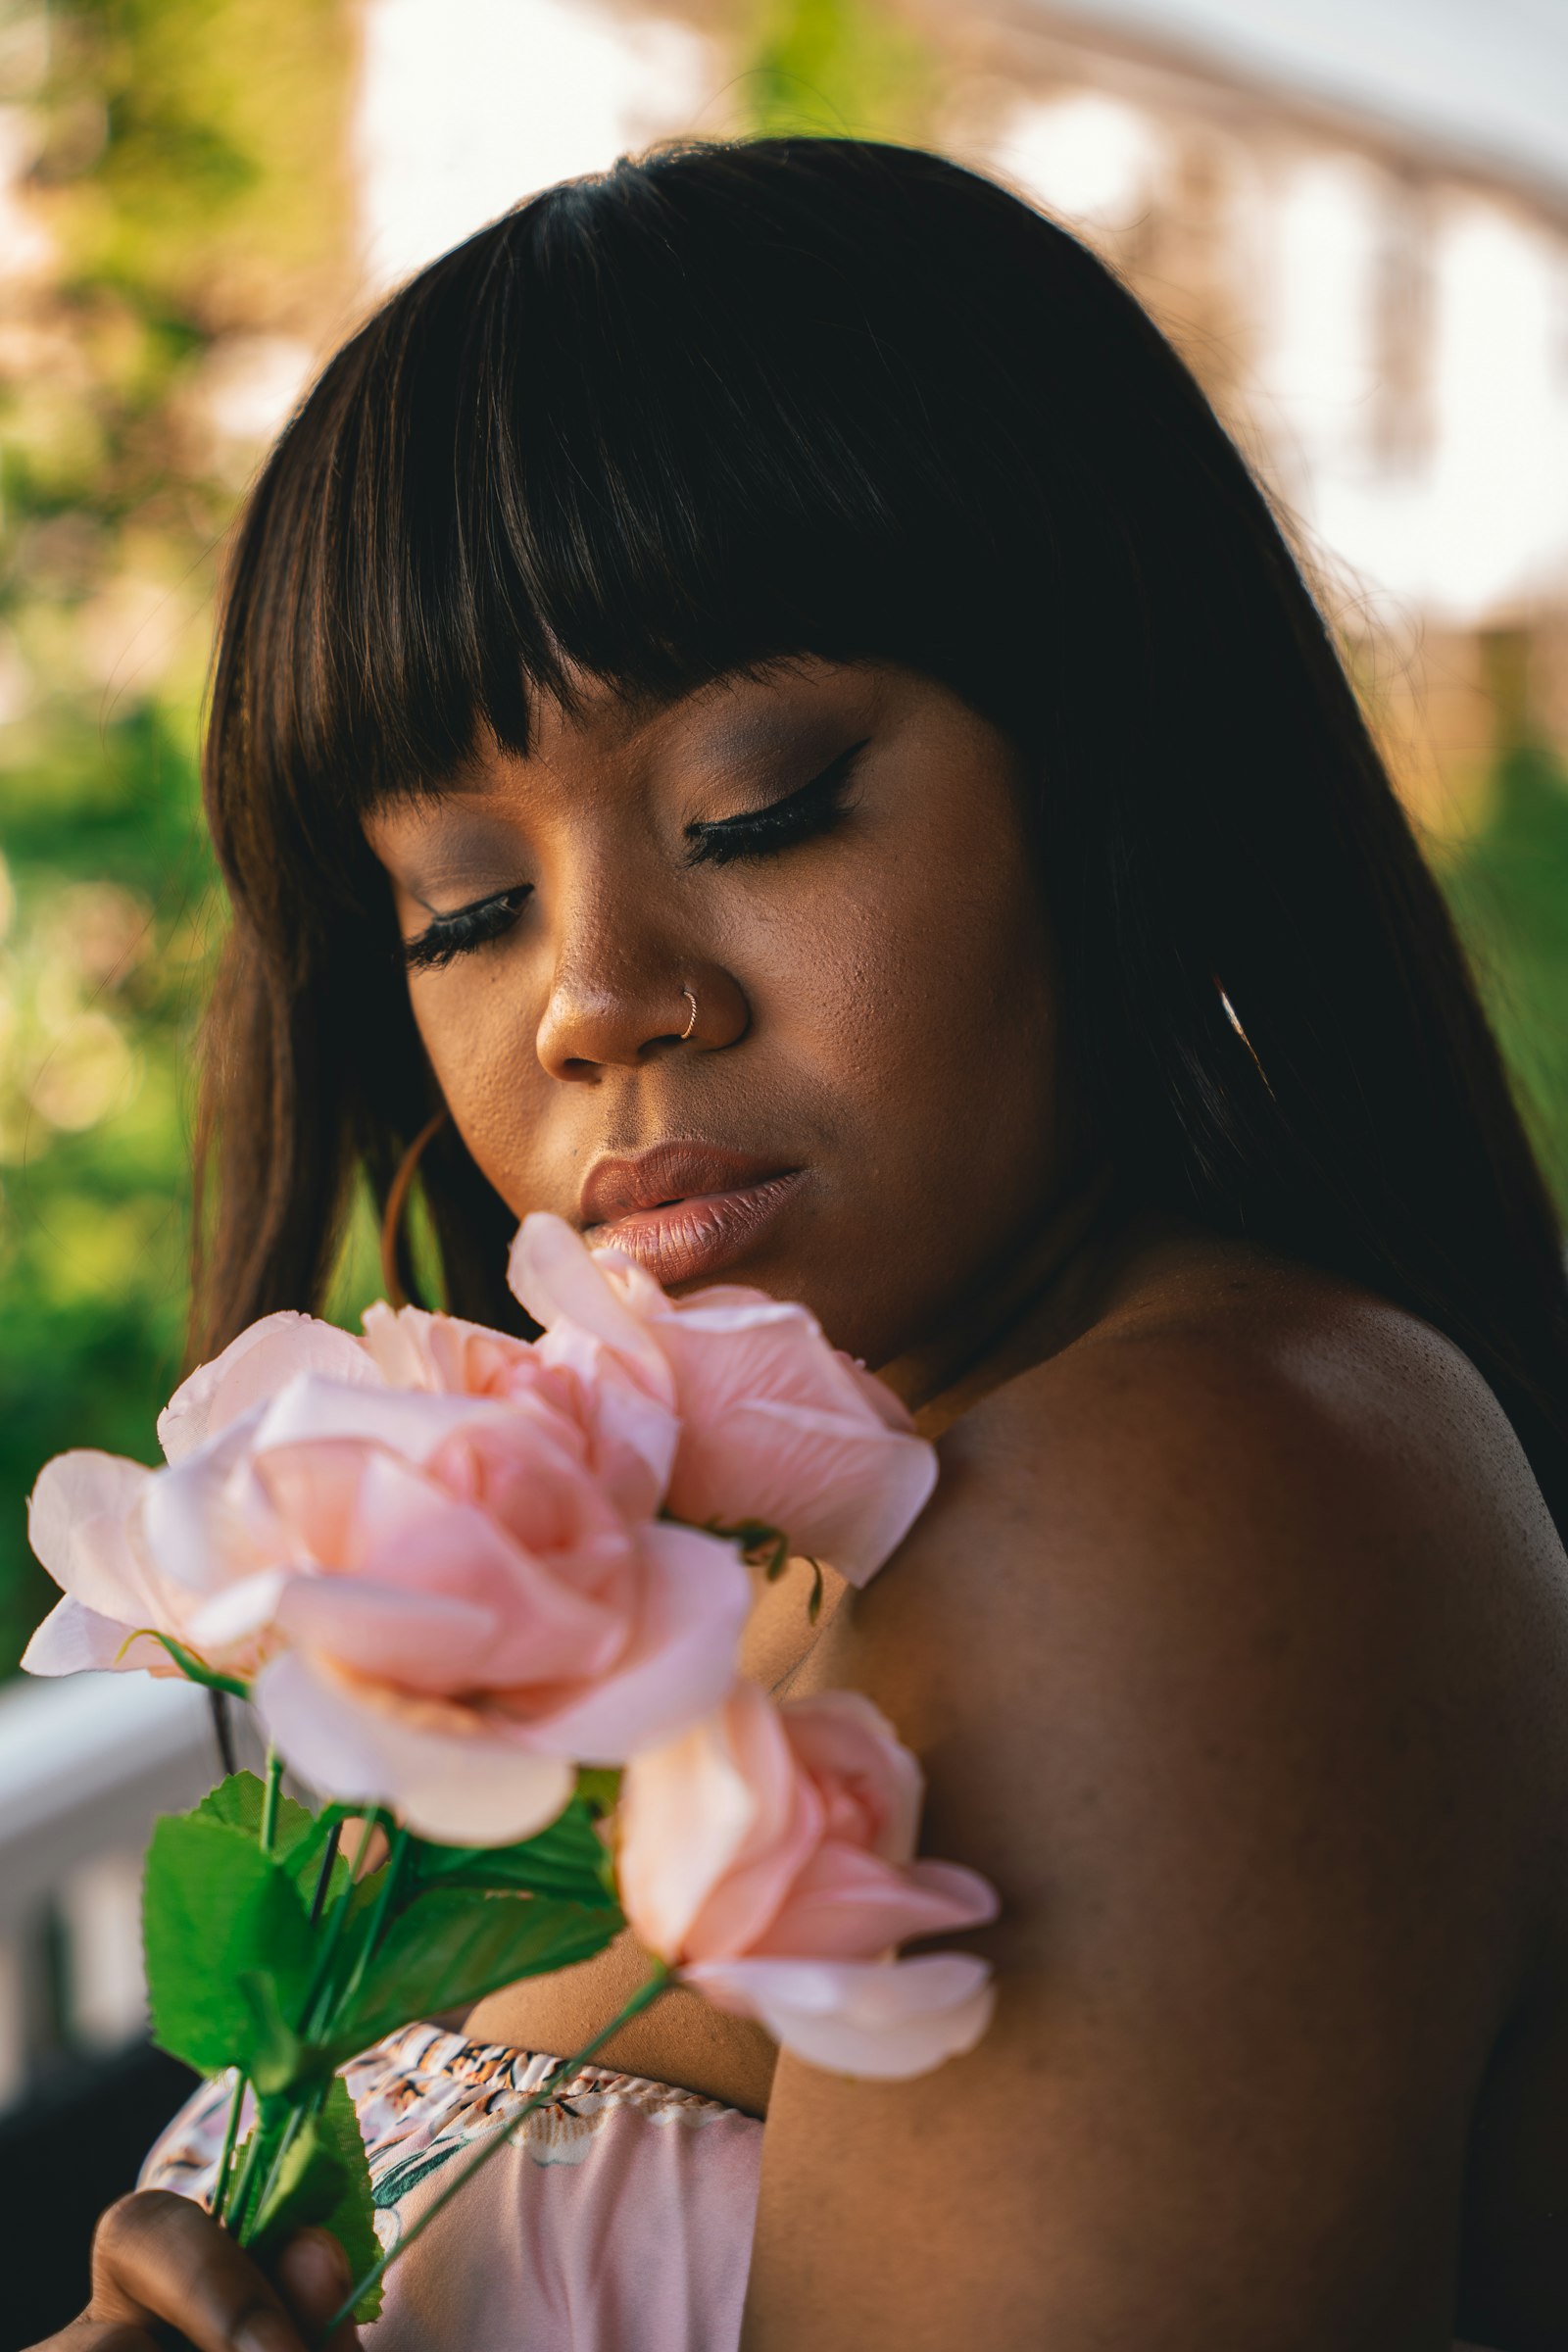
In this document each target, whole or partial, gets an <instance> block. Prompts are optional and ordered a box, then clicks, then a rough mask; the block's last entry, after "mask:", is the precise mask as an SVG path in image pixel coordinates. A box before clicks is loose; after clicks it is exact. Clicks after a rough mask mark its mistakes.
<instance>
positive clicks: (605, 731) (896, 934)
mask: <svg viewBox="0 0 1568 2352" xmlns="http://www.w3.org/2000/svg"><path fill="white" fill-rule="evenodd" d="M857 747H859V748H858V749H857ZM829 771H830V772H829ZM818 779H823V780H822V781H818ZM1020 781H1021V779H1020V778H1019V775H1018V773H1017V757H1016V755H1015V753H1014V751H1013V749H1012V746H1011V744H1010V743H1009V741H1008V740H1007V738H1006V737H1005V736H1004V735H1003V734H1002V733H1001V732H1000V730H998V729H997V728H996V727H994V726H992V725H991V724H990V723H989V722H987V721H986V720H984V719H982V718H980V717H979V716H977V715H976V714H975V713H974V712H973V711H971V710H969V709H968V707H967V706H966V705H965V704H963V703H962V702H961V701H960V700H959V699H958V698H957V697H956V695H955V694H953V693H952V692H950V691H949V690H948V689H947V688H945V687H942V686H940V685H937V684H935V683H933V682H932V681H931V680H929V679H927V678H924V677H921V676H919V675H917V674H915V673H914V672H912V671H909V670H907V669H905V668H903V667H901V666H897V665H894V664H891V663H888V664H880V663H879V664H863V665H861V664H856V665H849V664H834V663H829V662H823V661H819V660H814V659H813V660H809V661H803V662H796V663H791V664H788V665H779V666H776V667H773V668H771V669H770V670H769V671H768V672H767V673H766V675H765V677H764V678H763V679H762V680H751V679H747V678H738V677H732V678H729V679H724V680H720V681H719V682H718V683H717V684H716V685H713V686H711V687H709V688H707V689H705V690H703V691H701V692H699V693H696V694H693V695H690V696H688V697H686V698H685V699H683V700H682V701H680V702H678V703H675V704H673V705H671V706H667V707H663V708H659V709H655V710H654V711H652V713H651V714H650V712H649V711H647V710H646V709H644V710H641V711H628V709H627V708H626V707H625V706H624V705H623V704H621V703H619V702H617V701H615V700H614V699H613V698H612V697H610V696H609V695H608V694H607V693H606V692H605V691H604V690H603V689H595V690H594V691H593V692H592V694H591V695H590V698H589V700H588V702H587V704H586V706H585V711H584V715H583V717H582V719H581V720H580V721H570V720H567V719H565V718H564V717H563V715H562V714H561V712H560V711H557V710H556V709H555V708H554V707H552V706H546V707H545V709H544V710H543V711H542V713H541V717H540V724H539V728H538V733H537V737H536V740H535V743H534V744H533V746H532V747H531V749H530V753H529V756H528V757H527V758H526V759H524V760H517V759H514V758H511V757H508V756H503V755H501V754H500V753H499V752H498V751H496V750H495V749H494V748H493V747H492V749H491V750H490V752H489V754H488V755H487V756H482V757H480V758H479V759H478V760H476V761H475V763H474V766H473V768H472V770H471V772H470V773H469V774H467V775H466V776H465V777H464V778H463V779H462V780H461V783H460V784H459V785H458V786H457V787H455V788H454V789H451V790H449V791H446V792H443V793H440V794H438V795H436V796H434V797H432V798H430V799H427V800H423V801H420V802H417V803H400V804H396V805H392V806H389V807H386V808H384V809H382V810H381V811H380V812H379V813H378V815H377V816H376V817H375V818H374V820H373V821H372V823H371V824H370V826H369V828H368V831H369V837H370V841H371V845H372V847H373V849H374V850H375V852H376V855H377V856H378V857H379V858H380V859H381V861H382V862H383V864H384V865H385V866H386V868H387V870H388V872H389V874H390V875H391V877H392V881H393V886H394V892H395V897H396V903H397V909H398V916H399V921H400V923H401V926H402V930H403V934H404V938H405V941H406V942H415V941H418V940H420V939H421V938H422V939H423V941H424V946H423V948H422V949H421V950H420V951H419V952H420V954H421V955H423V956H425V957H426V958H427V960H426V961H425V962H424V963H423V964H422V966H417V967H416V968H414V969H413V970H412V971H411V975H410V978H411V993H412V997H413V1003H414V1009H415V1014H416V1018H417V1023H418V1027H419V1030H420V1033H421V1035H422V1037H423V1040H424V1043H425V1046H426V1048H427V1050H428V1052H429V1054H430V1058H431V1062H432V1064H433V1066H434V1070H435V1074H436V1077H437V1079H438V1081H439V1084H440V1086H441V1089H442V1092H443V1094H444V1095H445V1098H446V1101H447V1103H448V1104H449V1106H450V1108H451V1110H452V1113H453V1115H454V1117H455V1119H456V1121H457V1124H458V1127H459V1129H460V1130H461V1132H462V1134H463V1136H464V1138H465V1140H466V1143H467V1145H468V1148H469V1150H470V1151H471V1152H472V1154H473V1156H474V1158H475V1160H476V1161H477V1162H478V1165H479V1166H480V1168H481V1169H482V1170H483V1172H484V1174H485V1175H486V1176H487V1177H488V1179H489V1181H490V1182H491V1184H492V1185H493V1186H494V1187H495V1189H496V1191H497V1192H498V1193H499V1194H500V1195H501V1196H502V1198H503V1199H504V1200H505V1201H507V1203H508V1205H509V1206H510V1207H511V1208H512V1209H513V1210H515V1212H516V1214H517V1215H518V1216H521V1215H522V1214H523V1213H524V1212H525V1211H527V1210H529V1209H536V1208H546V1209H553V1210H555V1211H557V1212H558V1213H559V1214H560V1215H562V1216H564V1217H567V1218H569V1219H571V1220H572V1221H573V1222H574V1223H576V1224H577V1225H578V1226H579V1227H584V1226H588V1225H597V1226H598V1231H597V1232H596V1233H595V1235H594V1237H593V1238H594V1239H596V1240H609V1239H614V1240H619V1241H622V1244H623V1246H625V1247H628V1248H632V1249H634V1250H637V1251H638V1253H639V1254H644V1255H645V1256H646V1258H647V1262H649V1263H651V1264H652V1265H653V1266H654V1268H655V1270H656V1271H658V1272H659V1273H660V1274H661V1277H662V1279H663V1280H664V1281H665V1282H666V1284H667V1285H668V1286H669V1287H671V1288H679V1287H680V1286H681V1283H682V1281H684V1282H686V1283H688V1284H690V1283H693V1282H703V1281H709V1280H712V1279H715V1278H716V1279H722V1280H737V1281H742V1282H749V1283H754V1284H757V1285H759V1286H760V1287H762V1288H764V1289H766V1290H768V1291H770V1292H773V1293H775V1294H776V1295H778V1296H779V1297H781V1298H788V1299H803V1300H804V1301H805V1302H806V1303H807V1304H808V1305H809V1306H810V1307H811V1308H813V1309H814V1310H815V1312H816V1313H817V1314H818V1315H819V1316H820V1318H821V1320H822V1322H823V1324H824V1326H825V1328H826V1329H827V1331H828V1333H829V1335H830V1336H831V1337H832V1339H833V1340H834V1341H835V1342H836V1343H837V1344H838V1345H839V1346H841V1347H845V1348H849V1349H850V1350H851V1351H852V1352H854V1353H855V1354H857V1355H860V1356H863V1357H864V1358H865V1359H866V1360H868V1361H869V1362H871V1363H873V1364H877V1363H884V1362H887V1361H888V1360H889V1359H891V1358H893V1357H895V1356H896V1355H898V1354H899V1353H900V1351H901V1350H902V1349H904V1348H907V1347H908V1346H909V1345H910V1344H911V1341H912V1340H913V1339H914V1338H915V1337H916V1335H918V1334H920V1333H922V1332H925V1331H929V1330H931V1329H932V1328H934V1327H937V1326H938V1325H940V1324H941V1323H943V1322H944V1321H945V1320H946V1319H948V1318H950V1317H951V1316H952V1315H953V1313H954V1312H955V1310H956V1306H957V1304H958V1302H959V1301H961V1300H963V1299H965V1298H967V1297H972V1296H973V1295H974V1294H975V1293H976V1292H977V1291H978V1290H983V1289H984V1288H985V1287H986V1284H987V1280H988V1277H990V1276H991V1275H992V1273H993V1272H994V1270H995V1269H997V1268H999V1267H1000V1266H1002V1265H1004V1264H1005V1263H1006V1262H1007V1261H1009V1260H1010V1259H1011V1258H1013V1257H1014V1256H1015V1255H1016V1253H1017V1251H1018V1250H1019V1249H1020V1246H1021V1245H1022V1244H1023V1243H1024V1242H1025V1241H1026V1240H1027V1238H1028V1237H1029V1235H1030V1233H1031V1232H1032V1231H1033V1229H1034V1228H1035V1227H1036V1225H1037V1224H1038V1221H1039V1214H1040V1210H1041V1208H1042V1205H1043V1204H1044V1203H1047V1202H1049V1201H1050V1200H1051V1198H1052V1192H1053V1187H1054V1184H1055V1182H1056V1180H1057V1178H1058V1176H1059V1174H1060V1173H1061V1171H1062V1170H1063V1168H1064V1165H1065V1161H1066V1157H1067V1154H1066V1153H1065V1152H1064V1150H1063V1147H1062V1140H1061V1134H1060V1127H1059V1120H1058V1113H1057V1106H1056V1102H1055V1095H1056V1077H1055V1066H1054V1050H1053V1015H1052V992H1051V987H1050V982H1049V978H1048V973H1049V957H1048V949H1047V940H1046V935H1045V928H1044V924H1043V921H1042V917H1041V913H1040V908H1039V894H1038V884H1037V882H1036V879H1035V875H1034V872H1033V868H1032V863H1031V859H1030V857H1029V854H1028V850H1027V847H1026V842H1025V834H1024V827H1023V823H1022V818H1021V814H1020V803H1019V786H1020ZM781 804H787V805H786V806H784V807H782V808H781V806H780V805H781ZM767 811H773V812H774V813H772V814H769V815H766V816H764V817H763V821H762V822H761V823H760V824H754V823H753V822H752V820H755V819H756V818H757V817H758V816H759V814H760V812H767ZM737 819H739V820H741V822H740V823H739V824H737V823H736V821H735V820H737ZM749 827H750V829H748V828H749ZM525 885H526V886H531V887H529V888H528V889H527V891H526V895H521V892H522V886H525ZM486 901H489V902H490V903H491V904H490V907H484V902H486ZM497 901H499V902H500V904H499V906H497V905H496V902H497ZM476 904H477V905H478V906H479V907H480V909H481V911H480V912H479V914H478V917H477V920H478V923H479V925H480V927H481V929H489V930H491V931H492V932H494V933H495V934H496V935H494V936H490V937H488V938H483V937H481V938H480V939H479V940H478V941H477V942H476V943H474V944H471V945H470V944H466V942H465V944H463V946H462V948H461V952H458V953H455V954H451V955H450V956H449V955H448V954H447V949H448V947H449V946H450V945H452V944H453V941H454V935H453V934H452V933H450V932H448V933H446V934H443V933H442V932H441V931H440V930H437V932H436V933H435V934H434V935H432V934H431V932H430V924H431V918H432V916H433V915H434V916H446V915H450V914H452V913H453V912H454V911H456V910H458V909H470V910H471V909H473V908H474V907H475V906H476ZM431 957H439V958H440V960H429V958H431ZM683 990H689V991H690V992H691V995H690V997H685V996H683V994H682V992H683ZM692 999H695V1001H696V1012H695V1014H694V1013H693V1012H692V1004H691V1001H692ZM688 1023H690V1025H691V1028H692V1034H691V1036H690V1037H689V1038H685V1039H683V1037H682V1031H683V1029H684V1028H685V1027H686V1026H687V1025H688ZM671 1144H674V1145H680V1146H686V1145H693V1144H695V1145H697V1146H699V1147H712V1148H716V1149H717V1151H718V1152H723V1153H728V1154H731V1155H733V1156H734V1157H735V1160H736V1163H737V1165H736V1168H735V1170H734V1171H733V1172H732V1173H731V1174H730V1175H729V1176H728V1177H727V1178H726V1177H725V1176H724V1175H723V1173H722V1171H720V1173H719V1174H718V1175H717V1176H714V1175H712V1174H710V1175H709V1176H707V1177H704V1176H703V1175H702V1174H701V1173H700V1172H699V1174H698V1176H697V1177H696V1178H695V1179H691V1180H683V1179H682V1176H681V1173H680V1170H679V1168H678V1167H676V1168H675V1169H674V1170H673V1172H672V1173H669V1174H667V1175H666V1176H665V1178H664V1180H663V1183H662V1185H661V1184H660V1183H658V1182H651V1183H650V1184H649V1186H647V1187H645V1190H647V1191H649V1192H651V1193H652V1195H653V1199H654V1201H659V1200H664V1201H667V1200H669V1199H676V1198H684V1197H688V1196H690V1195H692V1194H693V1193H701V1194H702V1195H704V1196H709V1195H711V1194H712V1193H714V1192H716V1191H718V1190H719V1189H720V1188H721V1186H722V1185H723V1184H725V1183H727V1184H729V1185H730V1186H739V1187H741V1188H742V1195H743V1196H744V1197H740V1207H739V1209H737V1210H735V1212H734V1214H733V1215H731V1216H730V1217H729V1222H728V1223H726V1222H725V1217H726V1211H725V1209H724V1206H723V1203H722V1202H721V1203H720V1207H719V1209H718V1211H717V1212H715V1216H716V1223H717V1227H718V1229H719V1230H718V1231H717V1233H716V1235H715V1233H714V1232H713V1231H711V1230H710V1229H709V1228H708V1227H707V1226H702V1227H701V1230H699V1231H698V1232H697V1235H696V1245H695V1248H693V1247H692V1242H693V1234H692V1219H691V1217H690V1216H688V1217H687V1219H686V1221H685V1223H684V1225H682V1226H681V1229H680V1231H679V1232H678V1233H676V1234H674V1236H673V1239H671V1236H670V1233H669V1231H668V1230H667V1229H668V1228H669V1227H670V1225H671V1222H672V1221H671V1219H670V1217H669V1216H668V1214H667V1213H666V1215H665V1216H664V1218H663V1219H662V1220H660V1219H657V1218H656V1219H653V1220H649V1219H642V1220H637V1219H628V1221H627V1222H626V1223H625V1224H624V1225H623V1227H622V1228H621V1231H620V1232H616V1231H615V1230H614V1227H613V1223H609V1222H607V1207H606V1203H605V1201H603V1200H600V1201H597V1202H596V1201H595V1200H594V1199H593V1197H592V1190H593V1187H592V1184H591V1185H590V1193H589V1197H588V1198H587V1199H586V1200H585V1199H584V1183H585V1179H590V1178H591V1177H592V1172H593V1171H594V1170H595V1167H596V1163H600V1162H602V1161H603V1160H604V1158H605V1155H607V1154H612V1155H615V1156H616V1158H618V1159H620V1160H622V1161H624V1159H625V1158H626V1157H628V1156H631V1155H636V1154H640V1153H646V1152H649V1151H650V1149H651V1148H653V1147H658V1146H664V1145H671ZM784 1176H788V1177H790V1179H791V1181H789V1182H788V1183H785V1184H783V1185H780V1186H777V1187H775V1188H774V1190H773V1191H769V1190H768V1189H767V1188H768V1186H769V1183H770V1180H772V1179H775V1178H778V1177H784ZM596 1181H597V1182H598V1183H599V1186H600V1190H601V1193H603V1192H604V1190H605V1189H606V1187H607V1185H608V1189H609V1191H610V1192H611V1194H612V1195H613V1194H614V1192H615V1182H614V1176H613V1171H612V1174H611V1176H610V1177H609V1178H606V1175H605V1171H604V1169H603V1167H601V1169H600V1176H599V1179H598V1180H596ZM747 1188H750V1190H749V1191H748V1190H747ZM759 1188H760V1194H761V1197H760V1199H759V1198H758V1193H759ZM737 1197H739V1196H736V1195H735V1194H733V1193H732V1194H731V1201H732V1202H733V1201H734V1200H735V1199H736V1198H737ZM614 1205H618V1206H619V1207H620V1208H622V1209H625V1208H628V1207H631V1206H633V1205H636V1206H642V1205H645V1203H643V1202H642V1201H638V1202H636V1203H632V1202H630V1201H627V1200H626V1199H625V1198H624V1197H623V1196H622V1197H621V1198H620V1200H619V1201H618V1203H612V1210H613V1206H614ZM647 1205H652V1203H651V1202H650V1203H647ZM699 1225H701V1213H700V1214H699ZM654 1227H660V1228H661V1230H662V1237H663V1238H662V1239H661V1233H660V1232H659V1231H654V1230H653V1228H654ZM639 1235H640V1236H641V1242H642V1245H643V1246H641V1247H640V1244H639ZM650 1237H651V1238H650Z"/></svg>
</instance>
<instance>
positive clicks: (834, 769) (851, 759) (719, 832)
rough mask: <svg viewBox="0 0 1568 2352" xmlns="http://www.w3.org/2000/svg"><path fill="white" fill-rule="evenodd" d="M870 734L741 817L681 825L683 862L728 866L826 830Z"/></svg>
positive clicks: (839, 810)
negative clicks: (778, 797) (793, 789)
mask: <svg viewBox="0 0 1568 2352" xmlns="http://www.w3.org/2000/svg"><path fill="white" fill-rule="evenodd" d="M870 740H871V738H870V737H869V736H868V735H862V736H861V738H860V740H859V742H858V743H852V744H851V745H850V747H849V749H848V751H843V752H840V754H839V756H838V758H837V759H836V760H833V761H832V763H831V764H830V765H829V766H827V767H825V768H823V770H822V772H821V774H820V775H819V776H813V777H812V778H811V780H810V782H809V784H803V785H802V786H801V787H800V789H799V791H798V792H792V793H789V794H788V795H786V797H785V798H784V799H783V800H782V801H773V802H771V803H770V804H769V805H768V807H767V808H765V809H751V810H748V811H747V812H746V813H745V814H744V815H741V816H720V817H713V818H711V819H709V820H706V821H704V822H700V823H694V824H690V825H688V826H687V827H686V839H687V840H688V841H689V842H690V843H691V845H692V846H691V849H690V850H689V851H688V853H687V858H686V862H687V864H688V865H728V864H729V862H730V861H731V859H732V858H769V857H771V856H772V855H773V854H774V853H775V851H778V850H784V849H788V848H789V847H790V845H791V844H792V843H794V842H797V841H810V840H811V839H813V838H814V836H816V835H817V834H820V833H827V832H830V831H831V830H832V828H833V826H834V825H836V824H837V823H838V821H839V819H840V818H841V817H842V816H844V815H845V814H846V813H847V810H846V808H845V800H844V795H845V792H846V789H847V787H848V785H849V781H850V776H851V772H852V770H853V769H854V766H855V762H856V760H858V758H859V756H860V754H861V752H863V751H864V749H865V747H866V745H867V744H868V743H869V742H870Z"/></svg>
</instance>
